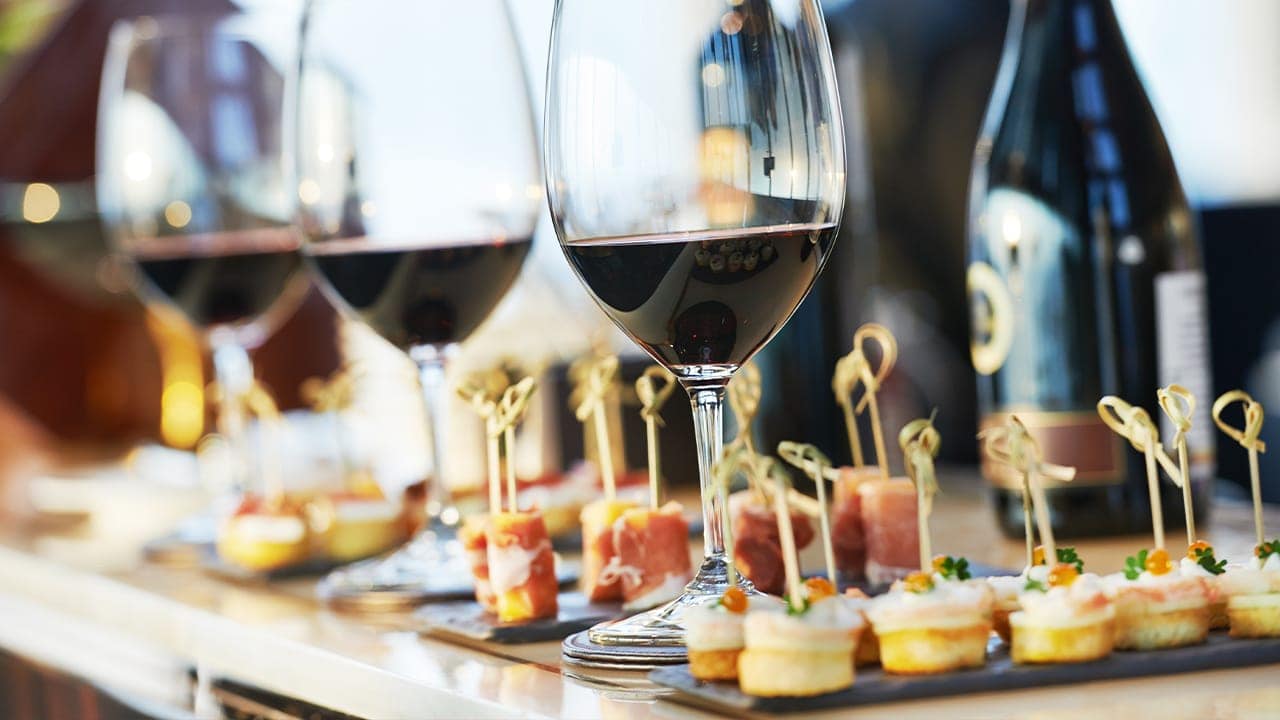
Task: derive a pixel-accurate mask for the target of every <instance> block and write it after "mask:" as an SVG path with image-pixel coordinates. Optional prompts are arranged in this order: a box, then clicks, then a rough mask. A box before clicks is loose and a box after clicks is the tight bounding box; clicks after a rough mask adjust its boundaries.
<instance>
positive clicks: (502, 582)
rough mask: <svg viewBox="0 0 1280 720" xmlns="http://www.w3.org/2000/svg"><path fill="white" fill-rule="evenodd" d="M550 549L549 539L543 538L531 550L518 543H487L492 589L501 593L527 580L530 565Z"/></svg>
mask: <svg viewBox="0 0 1280 720" xmlns="http://www.w3.org/2000/svg"><path fill="white" fill-rule="evenodd" d="M550 551H551V541H550V540H543V541H542V542H541V543H539V544H538V545H537V547H534V548H533V549H531V550H526V549H524V548H523V547H520V546H519V545H514V544H513V545H508V546H506V547H497V546H495V545H492V544H490V545H489V583H490V584H491V585H492V586H493V591H494V592H496V593H498V594H502V593H505V592H507V591H508V590H512V589H514V588H518V587H520V586H521V585H524V584H525V583H526V582H527V581H528V580H529V572H530V566H531V565H533V561H534V560H536V559H537V558H538V555H539V554H541V553H543V552H550Z"/></svg>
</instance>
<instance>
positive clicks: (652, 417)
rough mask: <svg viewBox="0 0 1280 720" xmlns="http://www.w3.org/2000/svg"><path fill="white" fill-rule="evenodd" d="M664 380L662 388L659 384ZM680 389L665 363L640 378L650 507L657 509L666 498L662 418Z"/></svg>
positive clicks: (638, 380) (641, 412)
mask: <svg viewBox="0 0 1280 720" xmlns="http://www.w3.org/2000/svg"><path fill="white" fill-rule="evenodd" d="M659 381H661V382H662V383H663V384H662V386H661V387H655V385H654V384H655V383H656V382H659ZM675 388H676V379H675V376H674V375H672V374H671V373H670V372H668V371H667V369H666V368H664V367H662V366H661V365H650V366H649V367H647V368H645V371H644V374H643V375H641V376H640V377H639V378H637V379H636V396H637V397H639V398H640V417H641V418H643V419H644V431H645V438H646V440H647V441H648V442H647V446H648V449H649V507H650V508H651V509H653V510H657V509H658V506H659V504H660V503H661V501H662V493H661V483H662V468H661V464H660V463H661V462H662V458H661V454H660V453H659V452H658V428H659V427H662V426H664V425H665V424H666V423H664V422H663V421H662V415H661V414H660V413H661V412H662V406H663V405H664V404H665V403H666V402H667V400H668V399H669V398H670V397H671V393H672V391H674V390H675Z"/></svg>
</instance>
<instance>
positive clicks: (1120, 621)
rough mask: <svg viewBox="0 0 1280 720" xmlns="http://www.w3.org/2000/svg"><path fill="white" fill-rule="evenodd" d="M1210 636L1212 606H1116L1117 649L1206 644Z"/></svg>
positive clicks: (1147, 648) (1149, 648)
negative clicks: (1163, 608)
mask: <svg viewBox="0 0 1280 720" xmlns="http://www.w3.org/2000/svg"><path fill="white" fill-rule="evenodd" d="M1208 636H1209V605H1208V603H1206V604H1204V605H1200V606H1197V607H1190V608H1183V609H1178V610H1166V611H1163V612H1147V611H1146V610H1145V609H1144V608H1142V607H1141V606H1140V605H1139V606H1137V607H1135V606H1134V605H1132V604H1125V603H1119V604H1117V606H1116V636H1115V649H1116V650H1160V649H1163V648H1176V647H1185V646H1187V645H1196V644H1198V643H1202V642H1204V641H1205V639H1206V638H1207V637H1208Z"/></svg>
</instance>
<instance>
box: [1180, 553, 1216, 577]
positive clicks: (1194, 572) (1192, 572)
mask: <svg viewBox="0 0 1280 720" xmlns="http://www.w3.org/2000/svg"><path fill="white" fill-rule="evenodd" d="M1178 573H1179V574H1180V575H1182V577H1198V578H1208V579H1212V578H1216V577H1217V575H1214V574H1213V573H1211V572H1209V571H1208V570H1205V569H1204V566H1203V565H1201V564H1200V563H1198V562H1196V561H1195V560H1192V559H1191V558H1189V557H1184V558H1182V559H1181V560H1179V561H1178Z"/></svg>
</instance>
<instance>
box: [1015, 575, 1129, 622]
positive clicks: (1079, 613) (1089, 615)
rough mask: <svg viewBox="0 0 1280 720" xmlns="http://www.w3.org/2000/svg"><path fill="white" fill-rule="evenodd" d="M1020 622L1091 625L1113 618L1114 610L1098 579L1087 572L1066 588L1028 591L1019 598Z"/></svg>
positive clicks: (1104, 587) (1103, 585) (1057, 587)
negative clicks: (1020, 608) (1020, 607)
mask: <svg viewBox="0 0 1280 720" xmlns="http://www.w3.org/2000/svg"><path fill="white" fill-rule="evenodd" d="M1018 603H1019V605H1021V606H1022V620H1024V621H1025V622H1027V623H1029V624H1032V625H1040V626H1056V627H1062V626H1071V625H1085V624H1094V623H1098V622H1103V621H1106V620H1108V619H1110V618H1112V617H1114V616H1115V608H1114V607H1113V606H1112V604H1111V599H1110V597H1109V595H1108V593H1107V587H1106V585H1105V584H1103V582H1102V580H1101V578H1099V577H1098V576H1097V575H1094V574H1092V573H1086V574H1084V575H1081V576H1080V577H1078V578H1076V580H1075V582H1073V583H1071V584H1070V585H1067V586H1061V585H1058V586H1053V587H1050V588H1049V589H1048V590H1046V591H1039V590H1030V591H1027V592H1023V593H1021V594H1019V595H1018Z"/></svg>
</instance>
